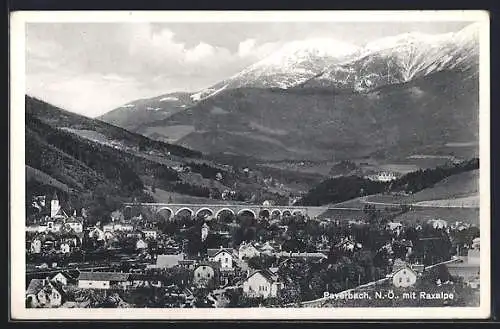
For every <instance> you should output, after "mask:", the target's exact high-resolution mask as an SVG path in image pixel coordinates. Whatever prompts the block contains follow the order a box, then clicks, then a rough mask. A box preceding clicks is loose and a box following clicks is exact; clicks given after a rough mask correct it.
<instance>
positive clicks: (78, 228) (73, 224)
mask: <svg viewBox="0 0 500 329" xmlns="http://www.w3.org/2000/svg"><path fill="white" fill-rule="evenodd" d="M65 224H66V225H67V226H69V227H70V228H71V229H72V230H73V231H75V232H76V233H82V232H83V218H82V219H78V218H75V217H71V218H69V219H68V220H66V223H65Z"/></svg>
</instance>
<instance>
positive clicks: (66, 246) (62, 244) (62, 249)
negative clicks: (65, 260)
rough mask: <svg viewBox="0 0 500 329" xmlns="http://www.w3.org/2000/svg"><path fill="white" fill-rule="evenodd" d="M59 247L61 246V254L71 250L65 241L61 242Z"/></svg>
mask: <svg viewBox="0 0 500 329" xmlns="http://www.w3.org/2000/svg"><path fill="white" fill-rule="evenodd" d="M59 248H61V253H63V254H69V253H70V252H71V247H70V245H69V243H67V242H62V243H61V245H60V246H59Z"/></svg>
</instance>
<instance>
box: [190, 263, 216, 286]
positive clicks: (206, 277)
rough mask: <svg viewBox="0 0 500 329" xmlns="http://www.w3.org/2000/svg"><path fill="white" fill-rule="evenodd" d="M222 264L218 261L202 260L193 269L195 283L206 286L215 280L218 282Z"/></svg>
mask: <svg viewBox="0 0 500 329" xmlns="http://www.w3.org/2000/svg"><path fill="white" fill-rule="evenodd" d="M219 271H220V265H219V263H217V262H201V263H199V264H198V265H197V266H195V268H194V271H193V284H194V285H195V286H199V287H206V286H208V285H209V284H211V283H213V282H218V274H219Z"/></svg>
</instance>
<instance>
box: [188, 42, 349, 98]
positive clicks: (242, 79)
mask: <svg viewBox="0 0 500 329" xmlns="http://www.w3.org/2000/svg"><path fill="white" fill-rule="evenodd" d="M358 51H359V47H357V46H355V45H352V44H349V43H345V42H341V41H337V40H334V39H328V38H315V39H308V40H299V41H293V42H290V43H287V44H285V45H284V46H283V47H282V48H281V49H279V50H278V51H276V52H274V53H272V54H271V55H269V56H268V57H266V58H264V59H263V60H261V61H259V62H257V63H255V64H253V65H251V66H249V67H247V68H245V69H244V70H242V71H241V72H239V73H237V74H235V75H233V76H232V77H230V78H228V79H226V80H224V81H221V82H220V83H218V84H216V85H215V86H213V87H210V88H207V89H205V90H202V91H200V92H198V93H196V94H194V95H192V96H191V97H192V99H193V100H200V99H205V98H208V97H210V96H212V95H215V94H216V93H218V92H220V91H221V90H223V89H235V88H241V87H255V88H281V89H287V88H290V87H294V86H296V85H298V84H301V83H303V82H305V81H307V80H309V79H311V78H314V77H315V76H318V75H319V74H322V73H323V72H324V71H325V68H327V67H330V66H331V65H334V64H337V63H341V62H342V61H344V60H346V59H347V58H349V56H352V55H353V54H356V53H357V52H358Z"/></svg>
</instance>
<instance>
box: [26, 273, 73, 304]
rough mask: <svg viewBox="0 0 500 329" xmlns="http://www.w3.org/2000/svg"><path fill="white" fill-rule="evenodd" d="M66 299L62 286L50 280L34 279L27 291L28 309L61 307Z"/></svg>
mask: <svg viewBox="0 0 500 329" xmlns="http://www.w3.org/2000/svg"><path fill="white" fill-rule="evenodd" d="M64 297H65V292H64V290H62V288H61V287H60V285H58V284H57V283H56V282H50V280H48V279H32V280H31V281H30V284H29V285H28V288H27V289H26V302H27V303H26V304H27V306H28V307H59V306H61V304H62V303H63V299H64Z"/></svg>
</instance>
